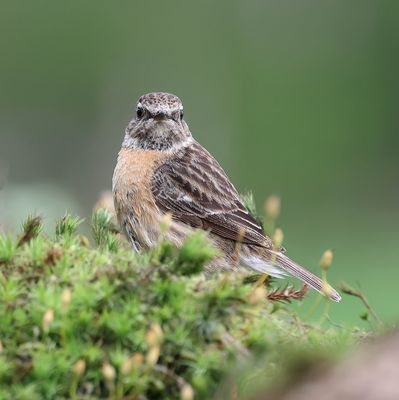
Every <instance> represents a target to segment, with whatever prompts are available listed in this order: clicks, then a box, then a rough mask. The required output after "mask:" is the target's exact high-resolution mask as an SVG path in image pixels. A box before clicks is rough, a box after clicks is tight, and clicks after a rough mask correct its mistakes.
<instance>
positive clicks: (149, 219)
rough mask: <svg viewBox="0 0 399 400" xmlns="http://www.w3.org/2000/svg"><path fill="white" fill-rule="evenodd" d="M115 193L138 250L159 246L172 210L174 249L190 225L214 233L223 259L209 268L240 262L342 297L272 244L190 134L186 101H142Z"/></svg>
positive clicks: (162, 96)
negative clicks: (289, 276)
mask: <svg viewBox="0 0 399 400" xmlns="http://www.w3.org/2000/svg"><path fill="white" fill-rule="evenodd" d="M112 191H113V196H114V204H115V210H116V213H117V217H118V221H119V224H120V225H121V228H122V230H123V232H124V233H125V235H126V236H127V238H128V239H129V240H130V242H131V243H132V246H133V247H134V248H135V249H136V250H137V251H138V250H140V249H148V248H151V247H154V246H155V245H156V244H157V243H158V239H159V236H160V222H161V220H162V218H163V217H164V216H165V215H166V214H171V216H172V222H171V224H170V228H169V230H168V232H167V234H166V238H167V239H168V240H170V241H171V242H172V243H174V244H175V245H177V246H179V245H181V244H182V242H183V240H184V238H185V237H186V236H187V234H189V233H190V232H192V231H193V229H202V230H205V231H208V232H209V238H210V240H211V241H212V242H213V244H214V245H215V246H216V247H217V248H218V249H219V250H220V252H221V254H222V255H223V256H222V257H219V258H216V259H215V260H214V261H212V262H211V263H210V264H209V265H207V266H206V268H207V270H215V269H220V268H221V269H227V270H232V269H233V268H235V267H236V266H237V265H240V266H245V267H247V268H250V269H252V270H254V271H256V272H259V273H267V274H269V275H271V276H277V277H282V276H284V275H293V276H295V277H297V278H299V279H300V280H302V281H303V282H305V283H306V284H308V285H309V286H311V287H312V288H313V289H315V290H317V291H318V292H320V293H323V294H326V293H328V295H329V297H330V298H331V299H332V300H334V301H339V300H340V299H341V297H340V295H339V293H338V292H337V291H335V290H334V289H333V288H331V287H329V286H328V290H326V284H325V283H324V282H323V281H322V280H321V279H320V278H318V277H317V276H315V275H313V274H312V273H311V272H309V271H307V270H306V269H305V268H303V267H301V266H300V265H298V264H297V263H295V262H294V261H292V260H291V259H290V258H288V257H287V256H286V255H285V254H283V250H282V249H281V250H276V249H274V248H273V246H272V241H271V239H270V238H269V237H268V236H266V235H265V234H264V232H263V229H262V227H261V226H260V224H259V223H258V222H257V221H256V220H255V218H254V217H253V216H252V215H251V214H250V213H249V212H248V210H247V209H246V207H245V206H244V204H243V202H242V200H241V198H240V196H239V194H238V192H237V190H236V189H235V187H234V186H233V184H232V183H231V182H230V180H229V178H228V177H227V175H226V174H225V172H224V171H223V169H222V167H221V166H220V165H219V163H218V162H217V161H216V160H215V158H213V157H212V156H211V154H209V152H208V151H207V150H206V149H205V148H204V147H202V146H201V145H200V144H199V143H198V142H197V141H196V140H195V139H194V138H193V136H192V135H191V132H190V129H189V127H188V125H187V123H186V122H185V120H184V119H183V104H182V102H181V101H180V99H179V98H178V97H177V96H175V95H173V94H169V93H149V94H145V95H143V96H141V97H140V98H139V100H138V102H137V109H136V115H135V116H134V118H133V119H132V120H131V121H130V122H129V124H128V126H127V128H126V131H125V137H124V140H123V143H122V149H121V150H120V152H119V155H118V161H117V164H116V167H115V171H114V176H113V180H112ZM238 243H239V246H237V244H238ZM237 248H239V254H238V257H237V254H236V250H237ZM237 258H238V262H237Z"/></svg>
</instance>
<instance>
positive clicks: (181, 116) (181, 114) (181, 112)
mask: <svg viewBox="0 0 399 400" xmlns="http://www.w3.org/2000/svg"><path fill="white" fill-rule="evenodd" d="M183 115H184V113H183V110H180V119H183Z"/></svg>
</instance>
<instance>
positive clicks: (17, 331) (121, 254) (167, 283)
mask: <svg viewBox="0 0 399 400" xmlns="http://www.w3.org/2000/svg"><path fill="white" fill-rule="evenodd" d="M36 222H37V221H36ZM80 222H81V221H80V220H79V219H76V218H72V217H70V216H65V217H64V218H63V219H62V220H61V221H60V222H59V223H58V224H57V228H56V234H55V235H54V237H48V236H44V235H43V234H40V233H39V231H38V230H37V229H38V228H37V226H38V225H36V228H35V229H36V230H34V232H33V234H31V235H30V236H28V235H26V234H25V233H23V234H22V235H21V236H20V237H19V239H12V238H10V237H9V236H7V237H6V236H0V263H1V264H0V266H1V274H0V340H1V344H2V351H1V353H0V398H2V399H3V398H4V399H25V398H26V399H30V400H32V399H42V398H46V399H52V398H57V399H64V398H65V399H66V398H82V399H83V398H84V399H96V398H112V399H117V398H120V399H121V398H123V397H124V396H130V397H129V398H149V399H176V398H179V397H180V390H181V389H182V387H183V386H185V385H191V386H192V387H193V389H194V391H195V393H196V398H198V399H208V398H210V396H212V394H213V393H214V392H215V391H216V390H217V389H218V388H219V387H220V385H221V383H222V382H223V381H224V380H225V379H226V377H228V376H229V375H230V374H231V373H232V371H233V370H234V369H235V368H236V366H237V365H238V364H242V363H244V364H245V363H248V362H249V361H248V360H256V359H258V358H262V357H266V360H267V361H265V362H264V364H263V367H264V368H263V371H264V370H265V368H266V370H267V376H268V379H269V380H270V379H272V377H273V376H275V375H276V374H277V372H278V370H279V365H280V364H281V363H280V360H281V349H291V348H298V347H301V348H302V347H306V348H307V349H310V350H311V349H319V348H320V347H323V348H326V347H332V348H334V351H335V350H336V349H337V348H343V347H345V345H347V344H348V343H350V342H351V341H353V339H354V336H353V335H352V334H348V335H346V336H345V335H342V332H341V331H340V330H339V329H335V328H329V329H328V330H324V331H322V330H321V328H320V327H312V326H311V325H306V326H305V325H304V324H301V323H300V322H298V321H297V320H296V319H295V318H294V317H293V316H291V315H290V313H287V311H286V310H284V308H282V309H280V310H278V311H275V310H274V307H273V306H272V305H271V304H270V302H268V301H267V300H266V298H261V299H257V300H256V301H254V296H253V295H252V294H253V290H254V286H253V284H248V283H244V277H243V276H241V275H239V274H231V273H230V274H217V275H215V276H213V277H212V278H205V277H204V276H203V275H202V274H201V273H200V270H201V269H202V267H203V265H204V263H206V262H207V261H209V259H211V258H212V257H214V256H215V255H216V254H217V253H216V251H215V249H213V248H211V247H210V246H209V244H208V243H207V240H206V235H204V234H201V233H197V234H194V235H193V236H190V237H189V238H188V239H187V240H186V242H185V244H184V245H183V246H182V248H181V249H180V250H179V249H176V248H174V247H173V246H172V245H171V244H170V243H168V242H161V243H160V244H159V246H158V247H157V248H156V249H154V250H152V251H151V252H149V253H146V254H141V255H139V254H135V253H134V252H133V251H131V249H130V248H129V246H128V245H127V244H126V243H124V242H123V241H120V240H119V239H118V235H117V234H115V232H114V229H113V227H112V225H111V220H110V219H109V216H108V215H107V214H106V213H105V212H104V211H100V212H97V213H96V214H95V216H94V217H93V232H94V238H95V243H96V246H95V247H90V246H89V245H88V241H87V239H85V238H82V237H81V236H80V235H79V234H78V233H77V228H78V225H79V224H80ZM28 228H29V227H28ZM30 229H31V231H32V228H31V227H30ZM21 237H24V240H23V241H22V242H21V239H20V238H21ZM18 243H21V244H20V245H19V246H18ZM272 311H275V312H272ZM79 360H83V361H84V363H83V364H84V368H83V370H79V369H78V367H77V365H78V364H76V363H77V362H78V361H79ZM109 364H110V365H111V366H112V367H113V369H114V370H115V377H114V379H110V378H109V376H108V377H107V373H106V372H104V371H107V370H106V368H103V366H104V365H109ZM81 365H82V364H80V366H81ZM281 365H282V364H281ZM77 371H78V372H77ZM257 373H260V372H259V371H258V372H257ZM111 375H112V374H111ZM262 379H263V378H262ZM242 381H243V382H244V381H245V379H242ZM243 387H245V385H244V386H243ZM135 396H136V397H135ZM137 396H142V397H137Z"/></svg>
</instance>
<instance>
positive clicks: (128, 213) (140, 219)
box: [112, 148, 168, 247]
mask: <svg viewBox="0 0 399 400" xmlns="http://www.w3.org/2000/svg"><path fill="white" fill-rule="evenodd" d="M167 157H168V153H163V152H160V151H153V150H134V149H126V148H122V149H121V151H120V152H119V155H118V162H117V164H116V167H115V171H114V176H113V179H112V191H113V194H114V203H115V210H116V213H117V216H118V221H119V223H120V224H121V226H122V227H123V228H124V229H125V231H126V234H127V236H129V237H130V239H131V240H132V241H134V240H135V241H138V244H139V245H140V247H152V246H153V245H155V243H154V242H156V240H157V237H158V233H159V218H160V217H161V215H160V213H159V210H158V208H157V207H156V205H155V202H154V199H153V196H152V192H151V179H152V176H153V174H154V169H155V168H156V164H157V163H160V162H162V160H163V159H165V158H167ZM132 236H135V237H134V238H132ZM136 245H137V243H136Z"/></svg>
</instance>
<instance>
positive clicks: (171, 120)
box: [123, 92, 192, 151]
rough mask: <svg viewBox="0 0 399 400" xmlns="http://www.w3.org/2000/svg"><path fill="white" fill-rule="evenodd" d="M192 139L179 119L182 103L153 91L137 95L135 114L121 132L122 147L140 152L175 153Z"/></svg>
mask: <svg viewBox="0 0 399 400" xmlns="http://www.w3.org/2000/svg"><path fill="white" fill-rule="evenodd" d="M191 138H192V136H191V133H190V130H189V128H188V126H187V124H186V122H185V121H184V120H183V104H182V102H181V100H180V99H179V98H178V97H177V96H175V95H174V94H170V93H163V92H155V93H148V94H145V95H143V96H141V97H140V98H139V100H138V102H137V107H136V115H135V116H134V117H133V119H132V120H131V121H130V122H129V125H128V126H127V128H126V131H125V139H124V141H123V146H124V147H128V148H135V149H144V150H164V151H165V150H166V151H168V150H176V149H178V148H180V147H182V146H184V145H186V143H188V142H189V141H190V140H191Z"/></svg>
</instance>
